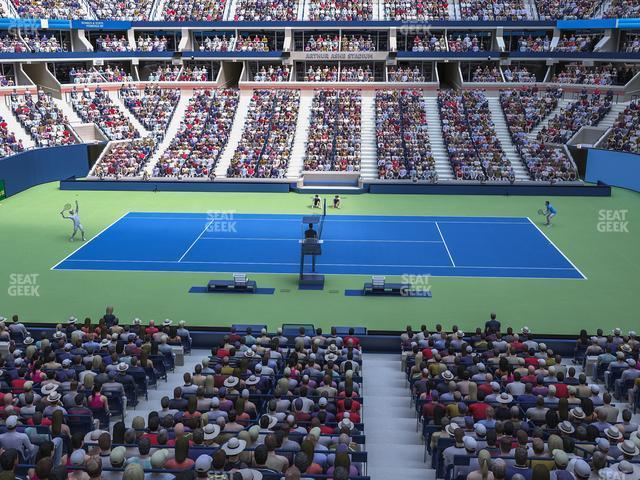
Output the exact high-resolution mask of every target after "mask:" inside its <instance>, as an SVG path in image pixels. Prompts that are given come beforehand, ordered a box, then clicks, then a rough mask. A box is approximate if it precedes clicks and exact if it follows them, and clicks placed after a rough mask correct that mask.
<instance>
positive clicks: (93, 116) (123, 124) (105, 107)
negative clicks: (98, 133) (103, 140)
mask: <svg viewBox="0 0 640 480" xmlns="http://www.w3.org/2000/svg"><path fill="white" fill-rule="evenodd" d="M71 105H72V106H73V109H74V110H75V111H76V113H77V114H78V116H79V117H80V119H81V120H82V121H83V122H91V123H95V124H96V125H97V126H98V127H99V128H100V130H102V132H103V133H104V134H105V135H106V137H107V138H108V139H109V140H131V139H134V138H138V137H140V132H138V130H136V128H135V127H134V126H133V124H132V123H131V122H130V121H129V119H128V118H127V116H126V115H125V114H124V113H123V112H122V111H121V110H120V108H118V106H117V105H116V104H115V103H114V102H113V100H112V99H111V97H110V96H109V94H108V93H107V92H105V91H103V90H102V89H101V88H100V86H97V87H96V89H95V91H94V94H93V95H91V92H90V91H89V90H88V89H84V90H83V91H82V92H78V90H77V89H76V87H73V90H72V91H71Z"/></svg>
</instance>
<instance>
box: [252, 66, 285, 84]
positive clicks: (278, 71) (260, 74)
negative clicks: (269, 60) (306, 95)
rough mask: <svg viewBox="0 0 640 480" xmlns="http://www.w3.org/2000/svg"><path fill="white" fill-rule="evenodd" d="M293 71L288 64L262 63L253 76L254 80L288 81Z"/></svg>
mask: <svg viewBox="0 0 640 480" xmlns="http://www.w3.org/2000/svg"><path fill="white" fill-rule="evenodd" d="M290 75H291V71H290V70H289V66H288V65H267V66H264V65H262V66H261V67H260V68H259V69H258V71H257V72H256V73H255V75H254V76H253V81H254V82H287V81H289V77H290Z"/></svg>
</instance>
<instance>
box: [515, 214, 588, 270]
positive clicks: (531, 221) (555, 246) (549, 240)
mask: <svg viewBox="0 0 640 480" xmlns="http://www.w3.org/2000/svg"><path fill="white" fill-rule="evenodd" d="M527 220H529V222H530V223H531V225H533V226H534V227H536V230H538V231H539V232H540V233H541V234H542V236H543V237H544V238H546V239H547V242H549V243H550V244H551V245H552V246H553V248H555V249H556V250H557V251H558V253H560V255H562V256H563V257H564V259H565V260H566V261H567V262H569V264H570V265H571V266H572V267H573V268H574V269H575V270H576V271H577V272H578V273H579V274H580V275H581V276H582V278H583V279H584V280H587V276H586V275H585V274H584V273H582V272H581V271H580V269H579V268H578V267H576V266H575V264H574V263H573V262H572V261H571V260H569V257H567V256H566V255H565V254H564V253H563V252H562V250H560V249H559V248H558V246H557V245H556V244H555V243H553V242H552V241H551V239H550V238H549V237H547V235H546V234H545V233H544V232H543V231H542V230H541V229H540V227H538V225H536V224H535V222H534V221H533V220H531V219H530V218H529V217H527Z"/></svg>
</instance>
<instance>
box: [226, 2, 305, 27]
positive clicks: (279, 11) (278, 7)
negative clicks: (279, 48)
mask: <svg viewBox="0 0 640 480" xmlns="http://www.w3.org/2000/svg"><path fill="white" fill-rule="evenodd" d="M297 18H298V1H297V0H239V1H238V3H237V5H236V10H235V14H234V17H233V19H234V21H236V22H242V21H250V22H270V21H281V22H292V21H294V20H297Z"/></svg>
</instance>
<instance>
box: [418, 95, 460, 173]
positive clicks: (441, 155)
mask: <svg viewBox="0 0 640 480" xmlns="http://www.w3.org/2000/svg"><path fill="white" fill-rule="evenodd" d="M424 102H425V111H426V112H427V131H428V132H429V143H430V144H431V152H432V153H433V158H434V159H435V161H436V173H437V174H438V179H439V180H454V176H453V170H452V169H451V163H450V162H449V156H448V155H447V150H446V148H445V147H444V140H443V139H442V123H441V122H440V113H439V112H438V99H437V98H436V97H424Z"/></svg>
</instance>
